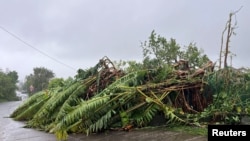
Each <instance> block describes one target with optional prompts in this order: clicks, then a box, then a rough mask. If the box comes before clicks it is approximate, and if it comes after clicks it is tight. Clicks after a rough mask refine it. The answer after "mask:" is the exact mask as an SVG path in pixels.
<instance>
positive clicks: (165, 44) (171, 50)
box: [141, 30, 180, 67]
mask: <svg viewBox="0 0 250 141" xmlns="http://www.w3.org/2000/svg"><path fill="white" fill-rule="evenodd" d="M141 47H142V49H143V58H144V61H143V62H144V63H150V61H153V63H154V64H155V65H157V66H158V67H159V66H161V65H162V64H172V63H176V62H177V61H178V56H179V54H180V46H179V45H178V44H177V43H176V41H175V39H172V38H171V39H170V41H167V40H166V38H164V37H162V36H160V35H157V34H156V33H155V31H154V30H153V31H152V32H151V35H150V37H149V41H145V42H144V43H142V44H141Z"/></svg>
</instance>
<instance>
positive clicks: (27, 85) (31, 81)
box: [23, 67, 54, 95]
mask: <svg viewBox="0 0 250 141" xmlns="http://www.w3.org/2000/svg"><path fill="white" fill-rule="evenodd" d="M53 77H54V73H53V71H51V70H48V69H47V68H44V67H36V68H34V69H33V73H32V74H30V75H28V76H26V78H25V82H24V85H23V91H25V92H27V93H28V94H29V95H32V94H34V93H36V92H39V91H42V90H45V89H47V88H48V85H49V81H50V80H51V79H52V78H53ZM31 87H32V90H31Z"/></svg>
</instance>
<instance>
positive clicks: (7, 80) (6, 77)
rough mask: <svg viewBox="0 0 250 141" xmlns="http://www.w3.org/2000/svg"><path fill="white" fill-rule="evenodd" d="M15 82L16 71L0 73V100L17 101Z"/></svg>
mask: <svg viewBox="0 0 250 141" xmlns="http://www.w3.org/2000/svg"><path fill="white" fill-rule="evenodd" d="M17 82H18V74H17V72H16V71H10V72H6V73H5V72H2V71H0V99H5V100H17V96H16V90H17V86H16V83H17Z"/></svg>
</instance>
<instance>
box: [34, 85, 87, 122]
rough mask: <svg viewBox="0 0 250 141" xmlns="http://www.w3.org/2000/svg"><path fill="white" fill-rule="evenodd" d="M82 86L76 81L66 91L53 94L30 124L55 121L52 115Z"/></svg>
mask: <svg viewBox="0 0 250 141" xmlns="http://www.w3.org/2000/svg"><path fill="white" fill-rule="evenodd" d="M79 86H80V87H82V86H81V83H79V82H76V83H74V84H73V85H72V86H70V87H69V88H68V89H66V90H65V91H62V92H59V93H56V94H53V95H52V97H51V98H50V99H49V100H48V101H47V102H46V103H45V104H44V105H43V106H42V107H41V108H40V109H39V111H38V112H37V113H36V114H35V115H34V117H33V119H32V120H31V121H30V125H32V123H35V124H34V125H38V123H39V124H40V125H47V124H49V123H51V122H52V121H53V119H51V115H52V114H53V113H55V112H56V109H57V108H58V107H59V106H61V105H62V104H63V103H64V102H65V100H66V99H67V98H68V97H69V96H70V95H71V94H72V93H73V92H74V91H75V90H77V88H78V87H79Z"/></svg>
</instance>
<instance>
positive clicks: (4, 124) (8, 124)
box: [0, 101, 207, 141]
mask: <svg viewBox="0 0 250 141" xmlns="http://www.w3.org/2000/svg"><path fill="white" fill-rule="evenodd" d="M21 102H22V101H15V102H3V103H0V141H57V139H56V137H55V135H54V134H49V133H46V132H43V131H38V130H35V129H28V128H23V126H24V125H25V123H24V122H19V121H14V120H13V119H11V118H8V116H9V115H10V114H11V113H12V112H13V111H14V110H15V109H16V108H17V107H18V105H19V104H20V103H21ZM68 141H207V137H205V136H194V135H188V134H184V133H180V132H171V131H166V130H159V129H157V130H155V129H154V130H152V129H143V130H132V131H130V132H124V131H109V132H105V133H101V134H91V135H89V136H86V135H83V134H72V135H70V136H69V138H68Z"/></svg>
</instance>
